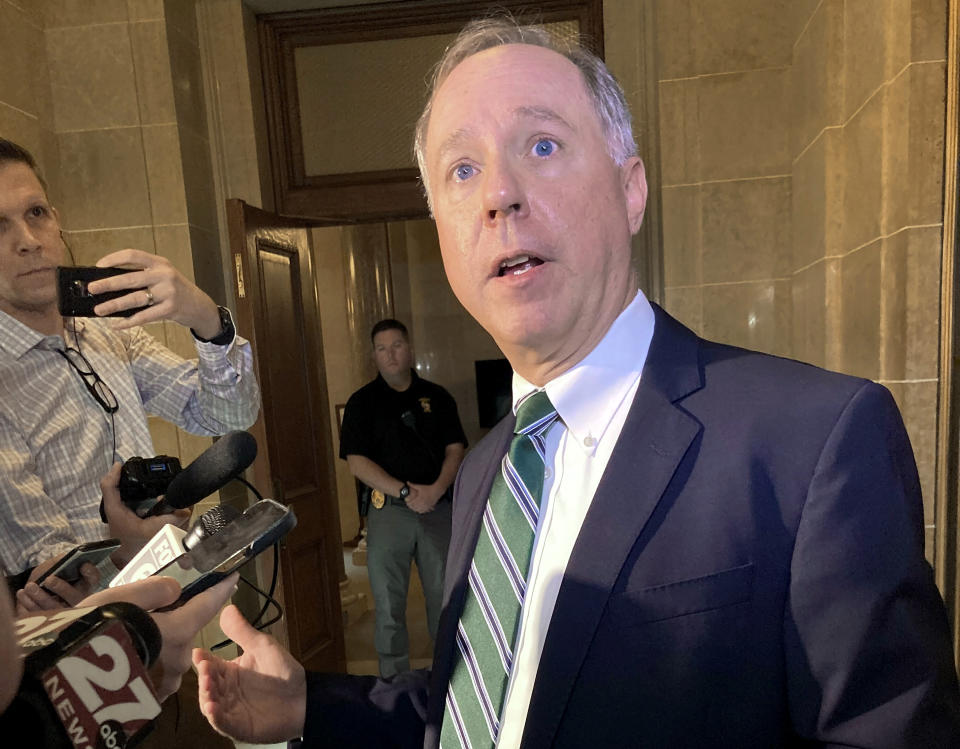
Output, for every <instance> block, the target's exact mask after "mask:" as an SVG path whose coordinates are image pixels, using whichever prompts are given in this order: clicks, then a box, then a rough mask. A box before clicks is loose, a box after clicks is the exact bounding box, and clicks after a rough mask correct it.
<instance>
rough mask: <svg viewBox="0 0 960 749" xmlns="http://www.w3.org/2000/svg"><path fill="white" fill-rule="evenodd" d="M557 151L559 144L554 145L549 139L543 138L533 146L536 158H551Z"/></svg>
mask: <svg viewBox="0 0 960 749" xmlns="http://www.w3.org/2000/svg"><path fill="white" fill-rule="evenodd" d="M556 150H557V144H556V143H554V142H553V141H552V140H550V139H549V138H541V139H540V140H538V141H537V142H536V143H535V144H534V146H533V153H534V155H535V156H540V157H543V156H549V155H550V154H552V153H553V152H554V151H556Z"/></svg>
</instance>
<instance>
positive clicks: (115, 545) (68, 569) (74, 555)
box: [34, 538, 120, 585]
mask: <svg viewBox="0 0 960 749" xmlns="http://www.w3.org/2000/svg"><path fill="white" fill-rule="evenodd" d="M119 548H120V539H118V538H108V539H107V540H106V541H91V542H90V543H88V544H80V545H79V546H74V547H73V548H72V549H70V551H68V552H67V553H66V554H64V555H63V556H62V557H60V558H59V559H58V560H57V561H56V562H54V563H53V565H52V566H51V567H50V568H49V569H48V570H47V571H46V572H44V573H43V574H42V575H40V577H38V578H37V579H36V580H34V582H35V583H36V584H37V585H40V584H41V583H43V581H44V580H46V579H47V578H48V577H51V576H56V577H59V578H60V579H61V580H63V581H64V582H65V583H70V584H71V585H73V584H74V583H75V582H77V581H78V580H79V579H80V565H82V564H83V563H84V562H90V564H92V565H94V566H96V565H98V564H100V562H102V561H103V560H104V559H106V558H107V557H108V556H110V555H111V554H112V553H113V552H114V551H116V550H117V549H119Z"/></svg>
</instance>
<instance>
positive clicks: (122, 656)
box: [42, 622, 160, 749]
mask: <svg viewBox="0 0 960 749" xmlns="http://www.w3.org/2000/svg"><path fill="white" fill-rule="evenodd" d="M42 681H43V687H44V689H45V690H46V692H47V696H48V697H49V698H50V703H51V704H52V705H53V707H54V710H56V713H57V717H59V718H60V721H61V723H62V724H63V727H64V729H65V731H66V733H67V736H69V738H70V741H71V743H72V744H73V746H74V747H76V748H77V749H122V747H125V746H126V745H127V742H128V741H129V739H130V738H132V737H133V736H135V735H136V734H137V733H138V732H139V731H140V730H141V729H142V728H144V727H145V726H146V725H147V724H148V723H149V722H150V721H151V720H152V719H153V718H155V717H156V716H157V715H159V714H160V703H159V702H158V701H157V696H156V693H155V692H154V690H153V685H152V684H151V683H150V679H149V677H148V676H147V672H146V669H145V667H144V665H143V663H142V662H141V660H140V658H139V657H137V654H136V651H135V650H134V647H133V643H132V642H131V640H130V635H129V634H128V633H127V630H126V629H125V628H124V626H123V624H121V623H120V622H110V623H109V624H107V625H106V626H104V627H103V628H102V629H101V630H100V631H99V632H98V633H97V634H96V635H94V636H93V637H91V638H90V639H89V641H88V642H86V643H85V644H84V645H83V646H82V647H81V648H78V649H77V651H76V652H75V654H73V655H70V656H68V657H66V658H61V659H60V660H59V661H58V662H57V664H56V665H55V666H53V667H52V668H50V669H49V670H47V671H46V672H45V673H44V674H43V680H42Z"/></svg>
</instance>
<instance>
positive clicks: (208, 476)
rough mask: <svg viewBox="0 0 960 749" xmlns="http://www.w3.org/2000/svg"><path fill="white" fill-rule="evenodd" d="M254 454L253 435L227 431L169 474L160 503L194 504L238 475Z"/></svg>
mask: <svg viewBox="0 0 960 749" xmlns="http://www.w3.org/2000/svg"><path fill="white" fill-rule="evenodd" d="M256 457H257V441H256V440H255V439H254V438H253V435H251V434H249V433H248V432H241V431H236V432H229V433H228V434H225V435H224V436H223V437H221V438H220V439H219V440H217V441H216V442H214V443H213V445H211V446H210V447H209V448H207V449H206V450H204V451H203V452H202V453H201V454H200V456H199V457H198V458H197V459H196V460H195V461H193V462H192V463H191V464H190V465H188V466H187V467H186V468H184V469H183V470H182V471H181V472H180V473H178V474H177V475H176V476H174V477H173V481H171V482H170V486H168V487H167V493H166V494H165V495H164V497H163V503H164V504H165V505H167V506H168V507H170V508H173V509H175V510H181V509H183V508H184V507H190V506H191V505H195V504H196V503H197V502H199V501H200V500H201V499H203V498H204V497H207V496H209V495H211V494H213V493H214V492H215V491H217V490H218V489H220V488H221V487H223V486H224V485H226V484H227V483H228V482H229V481H232V480H233V479H235V478H236V477H237V476H239V475H240V474H241V473H242V472H243V471H244V470H246V468H247V467H248V466H249V465H250V464H251V463H253V459H254V458H256Z"/></svg>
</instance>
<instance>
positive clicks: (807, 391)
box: [305, 308, 960, 749]
mask: <svg viewBox="0 0 960 749" xmlns="http://www.w3.org/2000/svg"><path fill="white" fill-rule="evenodd" d="M655 313H656V324H655V329H654V336H653V341H652V343H651V347H650V352H649V355H648V358H647V363H646V366H645V367H644V369H643V374H642V377H641V381H640V385H639V387H638V389H637V393H636V397H635V399H634V402H633V405H632V407H631V409H630V412H629V415H628V416H627V420H626V422H625V424H624V426H623V430H622V432H621V435H620V438H619V440H618V443H617V445H616V447H615V449H614V452H613V455H612V456H611V458H610V462H609V464H608V465H607V469H606V471H605V473H604V475H603V478H602V479H601V482H600V485H599V486H598V488H597V491H596V494H595V495H594V498H593V501H592V503H591V505H590V509H589V511H588V512H587V516H586V519H585V521H584V524H583V527H582V529H581V531H580V534H579V537H578V539H577V542H576V545H575V547H574V549H573V553H572V555H571V557H570V561H569V564H568V565H567V569H566V572H565V575H564V580H563V583H562V585H561V587H560V592H559V595H558V597H557V601H556V606H555V609H554V613H553V618H552V620H551V623H550V626H549V629H548V631H547V634H546V638H545V641H544V645H543V653H542V656H541V659H540V666H539V669H538V671H537V676H536V681H535V684H534V689H533V694H532V697H531V701H530V706H529V711H528V713H527V720H526V725H525V728H524V734H523V744H522V745H523V746H524V747H547V746H553V747H577V748H580V747H585V746H604V747H620V746H623V747H636V746H650V747H697V748H702V747H731V748H735V749H750V748H752V747H756V748H757V749H760V748H761V747H762V748H764V749H767V748H769V747H779V746H855V747H891V748H892V747H923V748H927V747H960V693H958V688H957V678H956V671H955V669H954V665H953V654H952V648H951V645H950V637H949V628H948V623H947V618H946V615H945V611H944V607H943V603H942V600H941V599H940V596H939V594H938V592H937V589H936V587H935V585H934V582H933V576H932V571H931V569H930V567H929V565H928V564H927V562H926V561H925V558H924V533H923V507H922V503H921V499H920V486H919V480H918V477H917V471H916V466H915V463H914V459H913V455H912V452H911V449H910V444H909V440H908V438H907V435H906V431H905V430H904V427H903V423H902V421H901V418H900V415H899V412H898V411H897V408H896V405H895V404H894V402H893V399H892V398H891V396H890V394H889V393H888V391H887V390H886V389H885V388H883V387H881V386H879V385H876V384H874V383H872V382H869V381H867V380H862V379H857V378H853V377H847V376H844V375H838V374H834V373H830V372H825V371H824V370H821V369H818V368H816V367H812V366H809V365H805V364H800V363H798V362H795V361H790V360H786V359H779V358H775V357H771V356H766V355H763V354H757V353H754V352H750V351H745V350H742V349H737V348H733V347H730V346H724V345H720V344H715V343H710V342H708V341H704V340H702V339H700V338H698V337H697V336H696V335H694V334H693V333H692V332H691V331H689V330H687V329H686V328H684V327H683V326H682V325H680V324H679V323H678V322H677V321H675V320H673V319H672V318H671V317H670V316H669V315H667V314H666V313H665V312H663V311H662V310H660V309H659V308H655ZM512 427H513V418H512V416H510V417H507V419H505V420H504V421H503V422H501V423H500V424H499V425H497V426H496V427H495V428H494V429H493V430H492V431H491V432H490V434H488V435H487V437H486V438H484V440H482V441H481V442H480V443H479V444H478V445H477V447H476V448H474V450H473V451H472V452H471V453H470V454H469V455H468V456H467V459H466V460H465V461H464V463H463V466H462V468H461V470H460V473H459V476H458V478H457V484H456V490H455V495H454V514H453V537H452V540H451V544H450V552H449V556H448V560H447V573H446V590H445V602H444V613H443V616H442V618H441V623H440V630H439V633H438V636H437V642H436V647H435V653H434V663H433V670H432V674H431V675H430V676H429V689H428V690H425V689H424V687H425V681H426V679H427V678H428V677H427V676H426V675H425V674H412V675H410V676H408V677H405V678H403V679H401V680H399V681H398V682H395V683H393V684H383V683H382V682H373V681H372V680H366V679H363V678H362V677H353V678H349V677H343V676H333V675H327V676H319V675H313V676H311V677H310V690H309V695H310V696H309V701H308V715H309V718H308V721H307V723H308V725H307V734H306V737H305V739H306V745H310V746H312V745H316V746H323V745H331V746H333V745H338V744H337V743H336V742H337V741H341V742H343V744H342V745H343V746H391V745H394V746H420V745H422V746H425V747H427V748H428V749H434V748H435V747H437V745H438V741H439V730H440V729H439V727H440V725H441V723H442V716H443V701H444V695H445V693H446V688H447V682H448V679H449V675H450V668H451V664H452V662H453V655H454V649H455V647H456V645H455V642H454V639H455V638H454V635H455V630H456V624H457V619H458V617H459V614H460V610H461V608H462V603H463V596H464V592H465V588H466V582H465V580H466V573H467V570H468V567H469V564H470V560H471V558H472V555H473V548H474V546H475V544H476V539H477V535H478V533H479V527H480V518H481V514H482V512H483V507H484V503H485V501H486V497H487V494H488V491H489V488H490V485H491V483H492V481H493V477H494V474H495V472H496V470H497V469H498V466H499V462H500V458H501V456H502V455H503V454H504V452H505V451H506V447H507V445H508V443H509V441H510V439H511V437H512ZM421 741H422V742H423V743H422V744H421ZM311 742H316V743H311ZM328 742H329V743H328Z"/></svg>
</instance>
